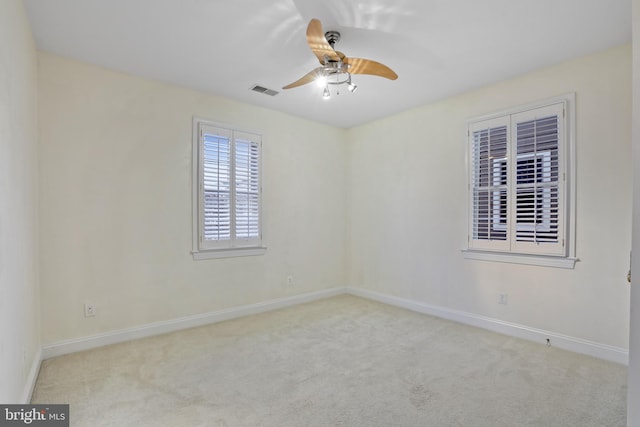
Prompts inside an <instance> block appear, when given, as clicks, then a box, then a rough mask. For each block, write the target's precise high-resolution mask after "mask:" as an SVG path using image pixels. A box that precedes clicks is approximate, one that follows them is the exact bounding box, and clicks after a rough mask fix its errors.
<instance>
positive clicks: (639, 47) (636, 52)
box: [627, 0, 640, 427]
mask: <svg viewBox="0 0 640 427" xmlns="http://www.w3.org/2000/svg"><path fill="white" fill-rule="evenodd" d="M632 9H633V21H632V22H633V41H632V46H633V82H632V85H633V110H632V111H633V113H632V114H633V115H632V117H633V128H632V132H633V135H632V137H633V143H632V145H633V242H632V243H633V261H632V266H633V272H632V277H633V280H632V281H633V283H632V286H631V319H630V322H629V325H630V334H629V335H630V337H629V380H628V393H629V394H628V399H627V425H628V426H629V427H638V426H640V405H638V402H640V0H633V6H632Z"/></svg>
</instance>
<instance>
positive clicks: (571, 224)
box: [462, 92, 579, 269]
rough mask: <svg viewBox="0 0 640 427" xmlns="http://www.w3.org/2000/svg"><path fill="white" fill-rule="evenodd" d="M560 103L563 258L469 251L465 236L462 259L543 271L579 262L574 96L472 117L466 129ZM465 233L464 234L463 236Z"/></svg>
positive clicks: (467, 140)
mask: <svg viewBox="0 0 640 427" xmlns="http://www.w3.org/2000/svg"><path fill="white" fill-rule="evenodd" d="M558 103H563V104H564V107H565V108H564V109H565V118H564V119H565V121H564V132H565V147H564V153H565V155H566V156H567V158H566V163H565V164H566V180H567V182H566V191H567V195H566V199H565V213H566V214H565V226H566V232H565V236H566V237H565V239H566V245H565V246H566V252H565V255H564V256H549V255H535V254H519V253H511V252H504V251H499V250H496V251H492V250H486V249H475V248H469V236H467V241H466V244H465V245H466V248H465V249H462V255H463V257H464V258H465V259H472V260H482V261H495V262H506V263H515V264H527V265H537V266H544V267H556V268H567V269H573V268H574V267H575V263H576V262H578V261H579V259H578V258H577V257H576V177H577V174H576V169H577V168H576V160H575V159H576V108H575V104H576V94H575V92H572V93H567V94H564V95H559V96H556V97H553V98H548V99H545V100H542V101H537V102H532V103H529V104H525V105H521V106H518V107H515V108H509V109H506V110H501V111H498V112H495V113H491V114H487V115H483V116H478V117H474V118H472V119H470V120H468V121H467V124H468V126H467V128H469V126H470V125H471V124H472V123H475V122H480V121H484V120H490V119H495V118H498V117H502V116H505V115H511V114H517V113H520V112H524V111H527V110H532V109H536V108H541V107H546V106H549V105H553V104H558ZM468 147H469V138H468V137H467V138H465V153H466V157H465V166H466V170H467V183H469V182H471V179H470V176H469V174H470V173H471V170H470V162H471V159H470V158H469V148H468ZM465 194H466V197H467V200H469V192H468V191H467V192H465ZM470 215H471V206H470V205H469V202H468V201H467V224H468V218H470ZM468 232H469V227H468V225H467V230H466V233H465V235H467V234H468Z"/></svg>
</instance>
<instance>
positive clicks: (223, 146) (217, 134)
mask: <svg viewBox="0 0 640 427" xmlns="http://www.w3.org/2000/svg"><path fill="white" fill-rule="evenodd" d="M201 139H202V149H201V151H202V159H201V162H202V174H203V175H202V181H203V182H202V185H201V187H202V190H201V198H202V199H201V200H202V202H201V203H202V205H201V206H202V209H201V212H202V230H201V233H202V245H203V246H204V247H216V246H226V243H223V244H222V245H216V243H217V242H225V241H230V240H231V166H232V165H231V140H232V133H231V131H229V130H227V129H219V128H213V127H209V126H203V127H202V130H201Z"/></svg>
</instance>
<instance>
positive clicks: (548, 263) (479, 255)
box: [462, 249, 578, 269]
mask: <svg viewBox="0 0 640 427" xmlns="http://www.w3.org/2000/svg"><path fill="white" fill-rule="evenodd" d="M462 256H463V257H464V258H465V259H475V260H481V261H496V262H508V263H512V264H527V265H538V266H542V267H555V268H568V269H573V268H574V267H575V265H576V262H577V261H578V259H577V258H570V257H555V256H544V255H524V254H511V253H506V252H491V251H481V250H471V249H463V250H462Z"/></svg>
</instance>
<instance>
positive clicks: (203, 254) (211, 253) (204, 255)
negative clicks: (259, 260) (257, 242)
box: [191, 247, 267, 261]
mask: <svg viewBox="0 0 640 427" xmlns="http://www.w3.org/2000/svg"><path fill="white" fill-rule="evenodd" d="M265 252H267V248H265V247H254V248H234V249H214V250H204V251H193V252H191V254H192V255H193V259H194V261H199V260H202V259H216V258H236V257H244V256H256V255H264V254H265Z"/></svg>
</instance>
